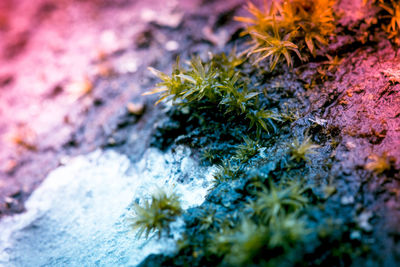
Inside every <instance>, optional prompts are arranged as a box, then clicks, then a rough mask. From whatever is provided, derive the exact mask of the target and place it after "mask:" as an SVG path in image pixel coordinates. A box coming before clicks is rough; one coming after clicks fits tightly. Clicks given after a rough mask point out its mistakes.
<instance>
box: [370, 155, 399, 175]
mask: <svg viewBox="0 0 400 267" xmlns="http://www.w3.org/2000/svg"><path fill="white" fill-rule="evenodd" d="M368 158H369V160H370V161H369V162H368V163H367V164H365V169H367V170H369V171H372V172H374V173H376V174H381V173H384V172H385V171H389V170H390V169H391V168H392V166H393V165H394V163H395V158H394V157H391V156H389V155H388V154H387V153H386V152H384V153H382V154H381V155H380V156H379V155H377V154H372V155H370V156H369V157H368Z"/></svg>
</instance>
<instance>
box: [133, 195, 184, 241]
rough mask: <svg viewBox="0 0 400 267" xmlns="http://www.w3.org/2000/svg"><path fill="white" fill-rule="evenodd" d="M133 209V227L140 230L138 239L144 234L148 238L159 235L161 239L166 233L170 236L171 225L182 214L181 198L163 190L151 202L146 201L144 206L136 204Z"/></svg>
mask: <svg viewBox="0 0 400 267" xmlns="http://www.w3.org/2000/svg"><path fill="white" fill-rule="evenodd" d="M133 209H134V212H135V217H134V218H133V219H132V220H133V223H132V227H133V228H134V229H138V232H137V236H138V237H141V236H142V235H143V233H144V234H145V237H146V238H147V237H148V236H149V234H151V233H157V234H158V237H159V238H161V236H162V234H164V233H166V234H168V233H169V231H170V224H171V223H172V222H173V221H175V220H176V219H177V217H178V216H180V215H181V214H182V208H181V206H180V201H179V197H178V196H177V195H176V194H174V193H171V194H169V195H168V194H167V193H166V192H164V191H162V190H159V191H158V192H157V193H156V194H154V195H153V196H152V197H151V201H145V202H144V205H143V206H140V205H138V204H135V205H134V207H133Z"/></svg>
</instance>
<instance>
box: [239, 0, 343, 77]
mask: <svg viewBox="0 0 400 267" xmlns="http://www.w3.org/2000/svg"><path fill="white" fill-rule="evenodd" d="M335 2H336V1H334V0H312V1H299V0H285V1H276V0H274V1H272V3H271V4H270V5H267V4H264V9H263V10H262V9H259V8H258V7H256V6H255V5H254V4H251V3H249V4H248V7H247V9H248V11H249V12H250V14H251V15H252V17H237V18H236V20H238V21H241V22H244V23H245V24H246V25H247V28H246V31H245V33H247V34H249V35H250V36H251V37H252V41H251V44H252V47H251V48H250V49H249V50H248V51H249V55H253V54H254V55H255V56H256V62H258V61H261V60H263V59H266V58H269V59H270V70H271V71H272V70H273V69H274V68H275V66H276V64H277V63H278V62H279V60H280V58H281V57H282V56H284V58H285V59H286V62H287V64H288V65H289V66H291V65H292V62H293V59H292V57H291V55H290V52H292V53H293V52H294V53H295V54H297V56H298V58H299V59H300V60H305V59H306V57H307V56H306V54H307V51H308V53H310V54H311V55H312V56H313V57H315V56H316V55H318V54H321V55H325V52H324V50H323V48H324V47H325V46H326V45H327V44H328V38H329V37H330V36H332V35H334V31H335V28H336V26H335V12H334V9H333V5H334V4H335ZM281 36H284V37H283V38H281ZM317 48H319V50H318V49H317ZM300 53H302V54H304V56H302V55H301V54H300Z"/></svg>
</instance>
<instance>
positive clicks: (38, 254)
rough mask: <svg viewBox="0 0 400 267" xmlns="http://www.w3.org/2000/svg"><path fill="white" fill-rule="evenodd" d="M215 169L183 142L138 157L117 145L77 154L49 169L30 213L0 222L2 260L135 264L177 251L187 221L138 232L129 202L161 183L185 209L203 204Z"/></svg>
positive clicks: (37, 263)
mask: <svg viewBox="0 0 400 267" xmlns="http://www.w3.org/2000/svg"><path fill="white" fill-rule="evenodd" d="M211 174H212V171H210V169H209V168H204V167H200V166H198V165H197V163H195V161H194V160H193V159H192V158H191V157H190V151H189V150H188V149H186V148H184V147H178V148H177V149H176V150H175V151H174V152H173V151H167V152H166V153H162V152H160V151H158V150H157V149H154V148H150V149H148V150H147V151H146V152H145V154H144V157H143V158H142V160H140V161H139V162H137V163H135V164H131V163H130V161H129V159H128V158H127V157H126V156H124V155H121V154H119V153H117V152H115V151H112V150H107V151H101V150H97V151H95V152H92V153H90V154H88V155H85V156H79V157H77V158H74V159H72V160H70V161H69V162H68V163H67V164H66V165H65V166H61V167H59V168H57V169H56V170H54V171H52V172H51V173H50V174H49V176H48V177H47V178H46V180H45V181H44V182H43V183H42V185H41V186H40V187H39V188H38V189H37V190H36V191H35V192H34V193H33V194H32V195H31V197H30V198H29V199H28V201H27V202H26V208H27V212H25V213H22V214H18V215H14V216H13V217H7V218H4V219H3V220H2V221H1V222H0V229H1V230H0V265H1V266H88V265H89V266H94V265H100V266H121V265H123V266H132V265H136V264H138V263H140V262H141V261H142V260H143V259H144V258H145V257H146V256H148V255H149V254H151V253H160V252H163V253H166V252H168V251H171V250H172V249H174V247H175V242H174V239H176V238H178V237H179V232H180V230H181V227H182V223H180V222H179V220H178V221H177V222H176V223H175V224H174V227H173V228H172V232H171V235H170V236H169V238H167V237H163V238H162V239H161V240H158V239H157V238H156V237H153V238H150V239H149V240H146V239H145V238H144V237H142V238H136V236H135V232H134V231H133V230H132V228H131V227H130V221H129V219H130V218H132V217H133V216H134V214H132V212H131V211H130V207H131V204H132V203H133V202H135V201H136V202H137V201H139V200H143V199H145V198H148V197H149V196H150V195H151V193H153V192H154V191H155V190H157V189H158V187H161V186H162V187H163V188H169V189H170V190H174V192H176V193H178V195H180V197H181V201H182V207H183V208H184V209H187V208H189V207H192V206H195V205H199V204H201V203H202V202H203V200H204V197H205V194H206V192H207V188H208V187H209V184H210V179H211Z"/></svg>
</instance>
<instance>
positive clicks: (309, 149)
mask: <svg viewBox="0 0 400 267" xmlns="http://www.w3.org/2000/svg"><path fill="white" fill-rule="evenodd" d="M319 147H320V146H319V145H316V144H314V143H313V142H312V141H311V136H309V135H305V136H304V139H303V142H301V143H300V141H299V139H298V138H295V139H294V141H293V142H292V144H291V145H290V154H291V157H290V159H292V160H294V161H296V162H300V161H308V155H310V154H314V153H316V152H315V149H316V148H319Z"/></svg>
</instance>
